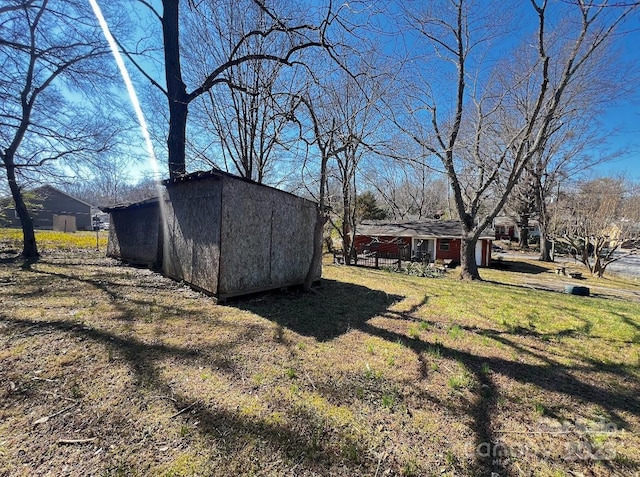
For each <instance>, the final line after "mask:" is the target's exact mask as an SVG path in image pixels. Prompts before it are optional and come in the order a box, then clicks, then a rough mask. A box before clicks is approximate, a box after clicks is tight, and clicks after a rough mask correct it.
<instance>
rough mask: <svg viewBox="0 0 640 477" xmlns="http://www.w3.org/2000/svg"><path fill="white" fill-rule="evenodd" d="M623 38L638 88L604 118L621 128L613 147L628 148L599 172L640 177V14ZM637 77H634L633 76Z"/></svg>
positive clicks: (626, 56)
mask: <svg viewBox="0 0 640 477" xmlns="http://www.w3.org/2000/svg"><path fill="white" fill-rule="evenodd" d="M623 38H624V40H623V41H622V42H621V45H622V49H623V51H622V54H623V55H624V58H625V60H627V61H628V62H629V63H630V64H631V65H633V66H634V68H635V71H634V72H633V74H634V75H635V88H634V89H633V91H632V92H631V94H630V95H629V96H628V97H625V98H623V99H622V100H621V101H620V103H619V104H616V105H611V106H610V107H608V108H607V111H606V113H605V115H604V116H603V117H602V118H600V119H601V121H602V122H603V123H604V124H605V125H606V126H608V127H610V128H612V129H617V130H618V131H619V132H618V133H617V134H614V135H612V136H611V137H610V139H609V140H608V145H609V146H610V147H611V149H612V150H613V149H623V150H624V151H625V152H624V153H623V154H622V155H621V156H620V157H619V158H618V159H616V160H613V161H611V162H607V163H605V164H602V165H600V166H599V167H597V168H596V169H595V170H594V173H595V174H600V175H609V174H611V175H616V174H622V175H624V176H626V177H628V178H629V179H633V180H636V181H640V81H639V79H640V18H639V17H638V15H636V17H635V18H634V20H633V22H632V23H631V24H630V25H629V27H628V28H627V29H626V32H625V34H624V37H623ZM633 79H634V78H631V80H633Z"/></svg>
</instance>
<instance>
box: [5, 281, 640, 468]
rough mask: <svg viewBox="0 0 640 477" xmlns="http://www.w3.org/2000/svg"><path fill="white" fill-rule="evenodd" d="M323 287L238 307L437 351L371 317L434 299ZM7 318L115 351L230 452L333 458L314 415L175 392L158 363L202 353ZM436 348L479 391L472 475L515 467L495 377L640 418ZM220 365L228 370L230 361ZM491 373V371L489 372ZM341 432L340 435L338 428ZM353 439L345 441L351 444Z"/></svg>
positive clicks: (565, 381) (567, 383)
mask: <svg viewBox="0 0 640 477" xmlns="http://www.w3.org/2000/svg"><path fill="white" fill-rule="evenodd" d="M40 273H45V274H48V275H50V276H51V277H52V278H54V277H56V278H61V279H66V280H77V281H79V282H83V283H86V284H89V285H91V286H94V287H95V288H96V289H97V290H100V291H102V292H105V293H107V294H108V295H109V296H110V297H111V299H112V301H113V302H114V306H115V307H116V308H117V309H118V310H119V311H120V312H121V313H123V314H124V316H126V315H127V314H130V313H131V310H130V307H132V306H136V304H135V303H127V302H126V301H125V300H123V299H122V297H121V296H120V294H119V293H117V287H118V285H117V284H115V283H108V284H106V283H105V282H104V280H103V278H102V277H101V278H97V279H84V278H80V277H76V276H73V275H71V274H65V273H50V272H40ZM323 283H324V287H323V288H321V289H320V291H319V292H318V293H317V294H299V293H290V294H277V295H275V294H271V295H262V296H258V297H253V298H250V299H244V300H239V301H237V302H235V306H236V307H237V308H241V309H244V310H248V311H251V312H253V313H255V314H257V315H259V316H262V317H264V318H266V319H268V320H270V321H272V322H274V323H277V324H278V325H279V326H281V327H286V328H288V329H290V330H292V331H294V332H296V333H299V334H302V335H305V336H311V337H314V338H316V339H317V340H318V341H330V340H332V339H335V338H337V337H339V336H341V335H343V334H345V333H347V332H348V331H349V330H354V329H355V330H359V331H361V332H363V333H366V334H368V335H370V336H375V337H378V338H381V339H384V340H386V341H389V342H392V343H398V342H402V343H403V344H404V345H405V346H407V347H408V348H409V349H411V350H412V351H413V352H414V353H415V354H416V356H417V359H418V360H419V361H420V359H421V357H423V356H424V354H425V353H428V352H429V351H430V350H431V349H432V347H433V345H432V344H430V343H428V342H425V341H422V340H420V339H418V338H415V337H409V336H407V335H406V334H403V333H401V332H398V331H391V330H389V329H386V328H383V327H380V326H377V325H375V324H372V323H371V319H372V318H374V317H376V316H384V317H385V318H388V319H397V320H405V321H406V320H414V319H415V317H414V316H412V314H413V312H415V311H417V309H418V308H419V307H420V306H422V305H424V304H426V303H427V302H428V297H425V298H424V299H423V300H422V302H421V303H420V304H418V305H416V306H414V307H412V309H411V310H409V311H405V312H398V311H396V310H390V307H391V306H392V305H393V304H394V303H396V302H398V301H399V300H401V299H402V298H403V297H402V296H398V295H388V294H386V293H384V292H381V291H376V290H371V289H369V288H366V287H363V286H358V285H353V284H349V283H342V282H337V281H331V280H326V281H324V282H323ZM0 320H2V321H4V322H6V323H10V324H12V325H13V326H17V327H22V328H25V329H26V328H31V327H37V328H40V329H51V330H57V331H61V332H65V333H69V334H72V335H76V336H78V335H79V336H84V337H86V338H90V339H91V340H93V341H96V342H98V343H102V344H104V345H105V346H107V347H110V348H113V349H115V350H116V351H118V353H120V355H121V356H123V357H124V359H125V360H126V362H127V363H128V364H129V366H130V367H131V369H132V370H133V372H134V374H135V376H136V378H137V381H138V382H139V384H138V385H139V386H151V387H152V388H154V389H155V390H157V391H158V392H159V393H161V394H166V395H171V396H173V397H174V401H173V402H174V403H175V408H176V411H177V412H179V411H181V410H183V409H185V408H188V407H189V406H191V408H190V409H191V411H190V412H191V413H192V414H193V415H195V416H196V418H197V423H198V424H197V427H198V429H199V431H200V432H201V433H202V434H203V435H206V436H208V437H210V438H212V439H215V440H216V441H217V442H220V445H223V446H226V447H227V450H228V451H229V452H230V453H231V452H233V450H234V447H237V446H238V445H242V444H241V443H236V444H234V443H233V439H240V440H242V438H243V437H242V436H249V437H250V436H254V437H258V438H259V439H262V440H264V441H266V442H269V443H270V445H272V446H273V448H277V449H284V450H285V451H286V452H287V453H288V454H295V455H296V459H299V460H300V461H301V462H302V461H304V463H305V465H307V466H308V467H309V468H314V467H315V466H316V465H317V464H315V460H316V458H317V457H318V456H320V455H322V454H323V453H324V454H325V457H326V455H327V453H330V450H329V449H327V448H325V447H323V444H322V443H318V442H317V441H315V440H313V439H311V440H309V439H308V438H307V437H308V436H309V435H313V434H314V432H315V430H314V426H316V427H318V428H321V425H320V424H321V423H316V424H313V422H312V420H311V417H313V416H307V417H308V418H309V419H306V418H305V422H309V424H308V428H307V429H306V430H304V429H299V428H292V427H289V426H287V425H284V424H273V423H270V422H267V421H264V420H258V421H255V422H250V421H249V420H248V419H247V418H244V417H242V416H241V415H239V414H237V413H233V412H230V411H227V410H223V409H219V408H218V407H217V406H212V405H211V404H210V403H204V402H199V401H197V400H196V401H194V399H193V398H192V397H191V396H186V395H180V394H176V393H175V392H174V390H173V388H172V387H171V386H170V384H169V383H167V382H166V380H165V379H164V378H163V377H162V376H161V373H160V372H159V369H158V364H157V362H158V361H159V360H161V359H164V358H167V357H175V358H177V359H180V360H184V361H190V362H196V363H197V362H198V360H199V359H203V358H202V357H201V356H199V354H198V352H194V350H192V349H186V348H182V347H172V346H164V345H154V344H148V343H143V342H140V341H138V340H136V339H134V338H129V337H126V336H125V337H123V336H121V335H119V334H115V333H111V332H108V331H104V330H99V329H95V328H91V327H87V326H84V325H82V324H78V323H74V322H67V321H63V320H58V321H44V320H42V321H39V320H16V319H13V318H11V317H10V316H8V315H4V314H3V315H0ZM501 342H502V343H503V345H506V346H510V347H512V348H514V349H515V348H517V346H515V345H517V343H513V342H511V340H509V339H508V338H507V337H505V336H503V337H501ZM229 346H230V348H229V350H228V351H231V347H232V346H233V343H230V344H229ZM437 346H438V349H439V353H440V354H441V356H442V357H443V358H446V359H451V360H455V361H457V362H459V363H461V365H463V366H464V367H465V368H466V369H467V370H468V371H469V372H470V373H471V374H472V375H473V376H474V378H475V381H476V382H477V383H478V386H476V387H475V388H474V394H475V396H476V399H475V400H474V401H473V402H471V403H470V406H469V410H468V411H467V412H468V414H469V415H470V416H472V418H473V423H472V425H471V426H472V429H473V431H474V434H475V436H474V441H475V442H474V443H475V445H476V448H478V447H479V446H485V447H483V450H484V455H477V456H476V457H477V459H476V463H475V466H474V468H473V469H472V472H473V474H474V475H489V474H491V473H493V472H495V473H498V474H499V475H501V476H506V475H509V469H507V468H505V467H504V466H503V465H502V464H501V463H500V462H498V461H495V460H494V459H492V457H491V456H492V455H493V452H494V450H495V445H496V442H497V441H498V439H497V436H496V435H495V434H494V427H496V423H495V422H494V421H495V414H496V403H497V400H498V398H499V389H498V387H497V384H496V383H495V381H494V379H493V377H492V373H496V374H499V375H504V376H507V377H509V378H511V379H513V380H515V381H518V382H521V383H527V384H533V385H535V386H537V387H540V388H541V389H546V390H549V391H552V392H557V393H561V394H565V395H568V396H571V397H574V398H577V399H578V400H580V401H583V402H586V403H593V404H598V405H599V406H600V407H602V408H603V409H604V410H606V411H608V412H609V413H610V415H612V416H617V418H618V419H620V421H621V422H622V418H621V417H620V415H619V412H620V411H627V412H630V413H634V414H638V413H640V405H639V403H638V397H637V395H636V394H634V393H632V392H630V393H626V392H616V391H615V390H612V389H609V388H606V387H604V386H599V385H598V384H597V383H591V382H584V381H582V380H579V379H577V378H576V377H574V376H573V375H572V374H571V373H570V372H569V371H570V369H569V368H567V367H565V366H559V365H555V364H554V363H549V362H545V363H544V364H541V365H531V364H527V363H521V362H518V361H512V360H508V359H504V358H499V357H491V356H489V357H483V356H478V355H475V354H473V353H470V352H467V351H462V350H458V349H455V348H450V347H446V346H443V345H442V344H438V345H437ZM204 359H206V358H204ZM214 364H215V363H214ZM220 364H221V365H223V366H224V363H220ZM486 367H488V368H489V369H490V370H491V371H492V373H487V372H486ZM228 429H232V430H233V431H234V432H233V433H232V435H235V436H236V437H235V438H229V437H225V439H220V438H219V436H220V435H223V434H224V435H226V436H228V434H225V432H226V430H228ZM306 431H309V432H306ZM334 432H336V431H335V430H334ZM347 437H348V436H345V439H346V438H347ZM356 444H357V443H355V444H354V445H356ZM366 453H367V450H366V449H358V451H357V452H356V454H360V455H366ZM353 465H354V469H357V468H358V467H357V463H355V462H354V463H353ZM325 470H326V469H325Z"/></svg>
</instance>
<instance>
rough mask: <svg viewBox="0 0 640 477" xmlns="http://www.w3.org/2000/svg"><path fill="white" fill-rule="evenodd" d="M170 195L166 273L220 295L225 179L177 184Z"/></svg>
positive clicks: (167, 211) (169, 189)
mask: <svg viewBox="0 0 640 477" xmlns="http://www.w3.org/2000/svg"><path fill="white" fill-rule="evenodd" d="M167 194H168V197H169V200H168V202H167V207H166V227H167V240H166V242H165V245H164V254H163V271H164V273H165V274H166V275H167V276H169V277H172V278H174V279H177V280H184V281H185V282H187V283H189V284H191V285H193V286H194V287H196V288H199V289H201V290H204V291H206V292H209V293H212V294H214V295H217V294H218V274H219V266H220V210H221V195H222V178H220V177H215V176H214V177H210V178H207V179H203V180H196V181H187V182H184V183H178V184H174V185H171V186H170V187H168V188H167Z"/></svg>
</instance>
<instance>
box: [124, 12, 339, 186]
mask: <svg viewBox="0 0 640 477" xmlns="http://www.w3.org/2000/svg"><path fill="white" fill-rule="evenodd" d="M139 4H141V5H144V6H145V8H148V9H149V10H150V12H151V14H152V15H153V16H154V17H155V18H156V19H157V20H159V22H160V25H161V27H162V39H163V49H162V55H163V60H162V61H163V70H164V83H165V84H164V85H163V84H162V81H160V80H158V79H155V78H154V77H153V74H152V73H150V72H148V71H146V70H145V68H144V66H143V65H142V63H141V61H139V59H138V58H136V55H135V49H134V48H123V50H124V52H125V54H126V55H127V57H128V58H129V59H130V60H131V61H132V62H133V63H134V64H135V65H136V66H137V67H138V69H139V71H140V72H141V73H142V74H143V75H144V76H145V77H146V78H147V79H148V80H149V81H150V82H151V83H152V84H153V85H154V86H156V87H157V89H158V90H159V91H161V92H162V94H163V95H164V96H165V97H166V99H167V102H168V111H169V114H168V136H167V153H168V166H169V175H170V177H172V178H173V177H177V176H181V175H184V174H185V173H186V157H185V151H186V145H187V123H188V121H187V120H188V116H189V108H190V106H191V105H192V104H193V103H194V101H195V100H196V99H198V98H200V97H201V96H202V95H204V94H207V93H208V92H210V91H211V90H212V88H214V87H216V86H217V85H226V86H227V87H230V88H236V87H237V88H240V89H242V88H243V86H242V85H235V84H234V78H233V77H232V76H231V72H232V69H233V68H235V67H238V66H239V65H242V64H244V63H249V62H257V61H258V62H274V63H278V64H281V65H285V66H291V65H293V64H297V63H299V62H300V56H301V54H302V52H304V51H305V50H307V49H309V48H321V49H330V44H329V42H328V40H327V30H328V29H329V28H330V27H331V25H332V22H333V21H334V19H335V16H336V13H335V12H333V11H332V8H331V3H329V5H328V6H327V7H326V8H323V9H319V10H318V12H317V13H316V14H315V18H314V19H313V20H312V22H306V21H304V20H303V21H300V22H293V21H291V22H290V21H289V20H288V19H287V18H286V15H285V14H281V12H280V11H278V10H277V9H276V8H274V7H272V5H271V2H265V1H262V0H246V1H245V2H242V3H241V4H238V3H237V2H235V3H233V8H231V9H230V10H229V11H233V12H236V13H237V14H244V13H246V12H254V11H260V12H261V13H260V15H262V18H263V20H264V22H263V23H262V24H260V25H258V27H257V28H253V26H250V27H249V28H248V29H247V30H242V31H233V28H232V26H233V27H235V26H249V25H242V24H239V23H234V22H229V19H228V18H226V19H224V20H221V23H223V24H224V23H225V22H226V25H227V26H228V27H229V28H228V29H226V30H225V29H221V30H219V31H218V32H217V33H218V34H221V35H227V36H224V37H222V38H217V39H216V40H218V41H219V42H222V43H225V42H226V43H227V45H226V46H225V48H224V49H223V51H226V52H227V54H226V55H225V56H224V57H221V58H218V59H217V61H216V63H215V64H213V65H210V68H209V69H208V70H207V71H206V72H205V73H204V74H203V73H202V71H192V70H190V69H189V68H183V64H186V63H185V61H184V60H185V53H184V51H185V50H184V42H183V41H182V40H181V33H182V32H183V27H184V23H181V21H180V18H181V15H183V14H184V15H188V16H189V17H190V21H193V22H199V24H200V26H201V27H202V28H201V30H199V29H198V28H192V29H190V34H191V35H193V34H195V33H196V32H198V31H202V32H207V34H208V33H210V30H208V29H207V28H205V27H204V26H203V25H204V24H205V23H207V22H209V21H210V18H213V17H215V16H217V15H223V14H224V13H225V12H224V11H223V10H222V9H220V8H219V5H218V2H216V1H215V0H204V1H202V2H197V3H196V2H180V1H179V0H162V11H159V10H157V9H155V8H154V7H153V5H151V4H150V3H148V2H146V1H144V0H140V1H139ZM276 7H277V6H276ZM311 16H313V15H310V14H309V11H307V18H309V17H311ZM276 38H277V39H278V41H275V39H276ZM258 39H263V40H264V39H268V40H270V41H264V43H263V44H265V45H267V44H268V45H274V46H276V47H275V49H273V50H269V51H254V50H253V49H252V48H251V45H252V44H255V41H256V40H258ZM199 40H203V41H208V40H211V39H207V38H204V39H192V40H190V41H199ZM121 43H122V42H121ZM122 46H124V45H122ZM144 51H145V52H146V51H148V50H146V49H145V50H144ZM156 60H157V58H156ZM188 84H189V85H190V86H189V87H188Z"/></svg>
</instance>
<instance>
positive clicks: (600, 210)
mask: <svg viewBox="0 0 640 477" xmlns="http://www.w3.org/2000/svg"><path fill="white" fill-rule="evenodd" d="M639 200H640V189H639V187H638V185H637V184H635V185H634V184H628V183H626V182H625V181H624V180H623V179H614V178H609V177H605V178H601V179H594V180H591V181H585V182H582V183H580V184H578V187H577V190H575V191H574V192H573V193H569V194H565V196H564V200H563V203H561V205H560V209H559V211H558V213H559V214H560V216H559V220H558V224H559V229H558V233H559V234H561V235H562V238H561V240H562V241H564V242H565V243H567V244H568V245H569V246H570V252H571V254H572V255H573V256H574V258H575V259H577V260H579V261H580V262H582V263H583V264H584V265H585V266H586V267H587V268H588V269H589V272H590V273H591V274H595V275H597V276H598V277H602V276H603V275H604V273H605V271H606V269H607V266H608V265H609V264H610V263H613V262H615V261H617V260H620V259H621V258H624V257H626V256H629V255H632V254H635V253H638V251H639V250H640V207H639V206H638V202H639ZM623 245H627V246H628V249H627V250H626V251H625V252H621V248H622V246H623Z"/></svg>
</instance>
